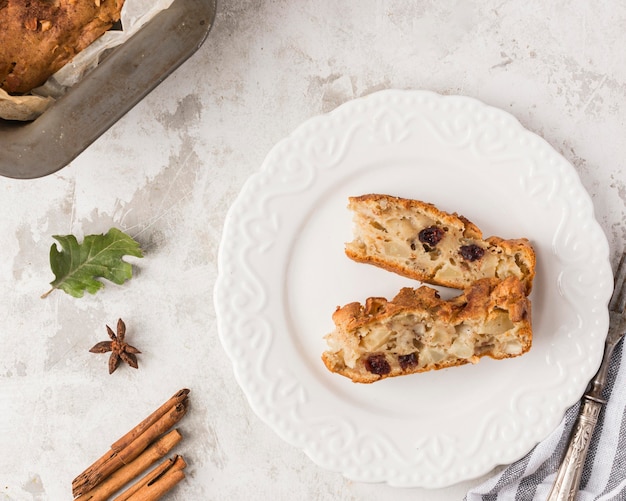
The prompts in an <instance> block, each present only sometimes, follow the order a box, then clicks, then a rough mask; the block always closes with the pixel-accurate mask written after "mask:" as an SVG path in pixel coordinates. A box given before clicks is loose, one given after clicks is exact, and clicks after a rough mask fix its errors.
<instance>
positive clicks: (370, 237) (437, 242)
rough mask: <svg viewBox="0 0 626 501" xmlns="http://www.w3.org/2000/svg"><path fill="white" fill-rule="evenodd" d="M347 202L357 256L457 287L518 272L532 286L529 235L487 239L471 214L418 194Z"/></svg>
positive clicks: (350, 250) (352, 254)
mask: <svg viewBox="0 0 626 501" xmlns="http://www.w3.org/2000/svg"><path fill="white" fill-rule="evenodd" d="M348 207H349V208H350V209H351V210H352V212H353V214H354V238H353V241H351V242H349V243H347V244H346V248H345V252H346V255H347V256H348V257H349V258H351V259H353V260H354V261H358V262H362V263H369V264H373V265H375V266H379V267H381V268H384V269H386V270H389V271H393V272H395V273H398V274H400V275H404V276H406V277H409V278H414V279H416V280H420V281H421V282H426V283H430V284H434V285H442V286H445V287H452V288H455V289H464V288H465V287H467V286H469V285H470V284H471V283H472V282H474V281H476V280H478V279H481V278H487V277H496V278H500V279H504V278H506V277H508V276H515V277H517V278H518V279H519V280H520V281H521V282H522V283H523V285H524V290H525V292H526V294H529V293H530V291H531V288H532V282H533V278H534V276H535V252H534V250H533V248H532V246H531V245H530V243H529V241H528V240H527V239H525V238H519V239H515V240H504V239H502V238H500V237H496V236H492V237H489V238H486V239H483V235H482V232H481V230H480V229H479V228H478V227H477V226H476V225H475V224H473V223H472V222H471V221H469V220H468V219H467V218H465V217H463V216H459V215H457V214H450V213H447V212H444V211H442V210H439V209H438V208H437V207H435V206H434V205H432V204H429V203H425V202H421V201H418V200H408V199H404V198H398V197H392V196H389V195H374V194H372V195H363V196H359V197H350V199H349V205H348Z"/></svg>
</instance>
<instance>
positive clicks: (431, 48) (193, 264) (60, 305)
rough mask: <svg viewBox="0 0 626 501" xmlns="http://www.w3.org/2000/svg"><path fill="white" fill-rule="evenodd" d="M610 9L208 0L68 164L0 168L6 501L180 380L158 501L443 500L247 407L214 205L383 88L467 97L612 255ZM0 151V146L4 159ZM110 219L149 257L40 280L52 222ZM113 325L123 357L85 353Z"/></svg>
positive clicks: (621, 194)
mask: <svg viewBox="0 0 626 501" xmlns="http://www.w3.org/2000/svg"><path fill="white" fill-rule="evenodd" d="M625 29H626V5H624V4H623V3H622V2H619V1H616V0H614V1H600V2H587V1H584V0H569V1H567V2H564V1H552V2H543V1H536V0H530V1H525V2H518V1H501V0H497V1H496V0H485V1H477V0H474V1H470V0H466V1H462V0H457V1H434V0H417V1H410V0H391V1H381V0H377V1H374V0H363V1H359V2H341V1H327V0H317V1H310V0H295V1H294V0H283V1H254V2H253V1H244V0H232V1H221V2H219V6H218V13H217V18H216V20H215V24H214V27H213V29H212V32H211V34H210V36H209V38H208V39H207V41H206V43H205V44H204V45H203V46H202V47H201V48H200V50H199V51H198V52H197V53H196V54H195V55H194V56H193V57H192V58H191V59H190V60H189V61H188V62H186V63H185V64H184V65H183V66H182V67H181V68H179V69H178V70H177V71H176V72H175V73H174V74H173V75H172V76H171V77H169V78H168V79H167V80H166V81H165V82H163V83H162V84H161V85H160V86H159V87H158V88H157V89H156V90H155V91H154V92H152V93H151V94H150V95H149V96H148V97H147V98H146V99H144V100H143V102H141V103H140V104H139V105H138V106H136V107H135V108H134V109H133V110H132V111H131V112H129V113H128V114H127V115H126V116H125V117H123V118H122V120H120V121H119V122H118V123H117V124H116V125H115V126H114V127H112V128H111V129H110V130H109V131H108V132H107V133H106V134H105V135H104V136H103V137H102V138H100V139H99V140H98V141H97V142H96V143H95V144H93V145H92V146H91V147H90V148H88V149H87V150H86V151H85V152H84V153H83V154H81V155H80V156H79V157H78V158H77V159H76V160H75V161H74V162H72V163H71V165H69V166H68V167H66V168H64V169H63V170H61V171H59V172H58V173H56V174H53V175H51V176H48V177H45V178H42V179H37V180H29V181H17V180H11V179H6V178H0V213H1V214H2V216H1V217H2V233H3V238H2V259H1V260H0V285H1V287H0V294H1V296H0V319H2V325H1V328H0V346H1V349H0V354H1V356H0V499H2V500H4V499H7V500H44V499H46V500H47V499H50V500H63V499H71V489H70V485H71V481H72V479H73V478H74V477H75V476H76V475H77V474H78V473H80V472H81V471H82V470H83V469H84V468H85V467H86V466H88V465H89V464H90V463H91V462H92V461H93V460H95V459H96V458H97V457H99V456H100V455H101V454H102V453H104V452H105V451H106V449H107V448H108V446H109V445H110V443H111V442H112V441H113V440H115V439H117V438H118V437H119V436H120V435H121V434H123V433H124V432H125V431H127V430H128V429H129V428H130V427H132V426H134V425H135V424H136V423H137V422H138V421H139V420H141V419H142V418H143V417H145V416H146V415H147V414H148V413H149V412H150V411H152V410H153V409H154V408H156V406H158V405H159V404H160V403H162V402H163V401H164V400H165V399H167V398H168V397H169V396H170V395H171V394H173V393H174V392H175V391H177V390H178V389H179V388H182V387H188V388H190V389H191V400H192V406H191V409H190V411H189V414H188V415H187V416H186V417H185V418H184V421H183V422H182V423H181V430H182V432H183V434H184V437H185V438H184V440H183V442H182V443H181V444H180V445H179V448H178V449H177V451H178V452H180V453H181V454H183V455H184V456H185V457H186V458H187V460H188V462H189V467H188V469H187V473H188V478H187V479H186V480H185V481H184V482H183V483H182V484H181V485H179V486H178V487H177V488H176V490H175V491H173V492H172V494H171V495H170V496H169V498H168V499H173V500H183V499H184V500H248V499H250V500H257V499H263V500H264V499H268V500H270V499H271V500H278V499H289V500H292V499H294V500H296V499H297V500H346V501H347V500H351V501H352V500H384V499H394V500H409V499H410V500H412V501H419V500H428V501H437V500H455V499H462V497H463V495H464V493H465V491H466V490H467V489H468V488H469V487H470V486H471V485H473V484H475V483H477V482H479V481H480V480H481V479H477V480H475V481H472V482H466V483H463V484H460V485H456V486H452V487H450V488H446V489H442V490H436V491H426V490H423V489H395V488H391V487H388V486H386V485H377V484H374V485H372V484H361V483H355V482H351V481H349V480H346V479H344V478H342V476H341V475H339V474H337V473H333V472H328V471H325V470H322V469H320V468H319V467H317V466H315V465H314V464H313V463H312V462H311V461H310V460H309V459H308V458H307V457H306V456H305V455H304V454H303V453H302V452H301V451H299V450H297V449H295V448H293V447H292V446H290V445H288V444H286V443H284V442H283V441H282V440H281V439H280V438H279V437H278V436H277V435H276V434H275V433H274V432H273V431H272V430H271V429H270V428H268V427H267V426H266V425H265V424H263V423H262V422H261V421H260V420H259V419H258V418H257V417H256V416H255V415H254V414H253V412H252V411H251V410H250V408H249V406H248V404H247V402H246V399H245V397H244V396H243V394H242V392H241V391H240V389H239V387H238V386H237V383H236V381H235V379H234V377H233V374H232V369H231V366H230V363H229V361H228V360H227V358H226V356H225V354H224V352H223V350H222V348H221V345H220V343H219V340H218V336H217V331H216V320H215V312H214V308H213V302H212V292H213V285H214V282H215V279H216V275H217V268H216V256H217V249H218V245H219V242H220V236H221V230H222V224H223V221H224V216H225V214H226V211H227V209H228V207H229V206H230V204H231V203H232V202H233V200H234V198H235V197H236V195H237V193H238V192H239V190H240V188H241V186H242V184H243V183H244V182H245V180H246V179H247V178H248V176H250V175H251V174H252V173H254V172H256V171H257V170H258V169H259V166H260V165H261V163H262V161H263V159H264V157H265V155H266V154H267V153H268V151H269V150H270V149H271V148H272V146H273V145H274V144H275V143H276V142H277V141H279V140H280V139H282V138H283V137H284V136H286V135H287V134H289V133H290V132H291V131H292V130H293V129H294V128H296V127H297V126H298V125H299V124H300V123H301V122H303V121H305V120H306V119H308V118H309V117H311V116H314V115H318V114H320V113H324V112H327V111H330V110H332V109H333V108H335V107H336V106H338V105H339V104H341V103H344V102H346V101H348V100H350V99H352V98H355V97H358V96H363V95H366V94H369V93H372V92H374V91H377V90H380V89H387V88H398V89H427V90H432V91H435V92H439V93H443V94H462V95H466V96H470V97H474V98H478V99H480V100H482V101H484V102H485V103H487V104H489V105H493V106H497V107H500V108H502V109H504V110H506V111H508V112H510V113H512V114H513V115H514V116H516V117H517V118H518V119H519V120H520V121H521V122H522V124H523V125H524V126H525V127H527V128H528V129H529V130H531V131H533V132H535V133H537V134H539V135H540V136H542V137H543V138H545V139H546V140H547V141H548V142H549V143H550V144H551V145H552V146H553V147H554V148H555V149H556V150H557V151H559V152H560V153H562V154H563V155H564V156H565V157H566V158H567V159H568V160H569V161H570V162H571V163H572V164H573V165H574V166H575V168H576V170H577V171H578V173H579V174H580V177H581V180H582V182H583V184H584V186H585V187H586V189H587V190H588V191H589V192H590V194H591V196H592V199H593V202H594V205H595V210H596V215H597V219H598V221H599V222H600V224H601V226H602V227H603V229H604V230H605V232H606V235H607V237H608V239H609V242H610V245H611V252H612V256H613V257H615V255H616V254H617V253H618V252H620V249H622V247H623V246H624V241H625V238H626V232H625V231H626V229H625V227H624V225H623V224H622V223H623V220H624V213H625V206H624V202H625V201H626V184H625V180H626V176H625V175H624V158H626V141H625V140H624V138H625V137H626V124H625V117H626V65H624V61H625V60H626V43H624V41H625V35H624V31H625ZM1 154H2V152H0V155H1ZM111 226H118V227H120V228H121V229H123V230H124V231H126V232H128V233H129V234H131V235H132V236H134V237H135V238H136V239H137V240H138V241H139V242H140V243H141V245H142V246H143V248H144V250H145V253H146V257H145V258H144V259H142V260H130V261H132V262H133V263H134V264H136V267H135V277H134V278H133V279H132V281H131V282H128V283H127V284H125V285H123V286H115V285H112V284H107V285H106V287H105V288H104V289H103V290H102V291H101V292H99V293H98V294H96V295H95V296H85V297H83V298H81V299H75V298H72V297H70V296H68V295H66V294H64V293H62V292H60V291H57V292H55V293H53V294H52V295H51V296H49V297H48V298H47V299H40V295H41V294H42V293H44V292H46V290H47V289H48V283H49V282H50V281H51V280H52V279H53V276H52V274H51V271H50V268H49V263H48V251H49V248H50V245H51V244H52V243H53V240H52V235H56V234H68V233H73V234H75V235H77V236H78V237H79V238H80V237H82V236H83V235H86V234H93V233H102V232H105V231H107V230H108V229H109V228H110V227H111ZM119 317H121V318H123V319H124V320H125V321H126V323H127V325H128V341H129V342H130V343H131V344H134V345H135V346H137V347H138V348H140V349H141V350H142V351H143V353H142V354H141V355H140V356H139V365H140V368H139V370H138V371H135V370H132V369H130V368H128V367H120V369H118V371H117V372H116V373H115V374H113V375H112V376H109V375H108V374H107V370H106V356H104V355H94V354H91V353H89V352H88V349H89V348H90V347H91V346H92V345H93V344H95V343H96V342H97V341H101V340H104V339H106V331H105V324H109V325H111V326H113V325H114V323H115V322H116V320H117V318H119Z"/></svg>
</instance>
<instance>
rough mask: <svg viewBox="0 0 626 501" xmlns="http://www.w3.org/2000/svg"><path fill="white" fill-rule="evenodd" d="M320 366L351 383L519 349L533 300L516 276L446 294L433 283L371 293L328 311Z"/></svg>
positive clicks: (527, 336)
mask: <svg viewBox="0 0 626 501" xmlns="http://www.w3.org/2000/svg"><path fill="white" fill-rule="evenodd" d="M333 321H334V323H335V327H336V328H335V330H334V331H333V332H332V333H330V334H329V335H327V336H326V341H327V343H328V347H329V349H328V351H326V352H324V353H323V355H322V360H323V361H324V364H325V365H326V367H327V368H328V369H329V370H330V371H332V372H336V373H339V374H341V375H343V376H346V377H348V378H350V379H352V381H354V382H357V383H373V382H375V381H378V380H380V379H383V378H387V377H393V376H401V375H405V374H412V373H416V372H425V371H429V370H434V369H443V368H446V367H452V366H457V365H462V364H466V363H468V362H470V363H476V362H477V361H478V360H479V358H480V357H482V356H489V357H492V358H495V359H503V358H510V357H515V356H518V355H521V354H523V353H525V352H527V351H528V350H529V349H530V346H531V343H532V326H531V303H530V300H529V299H528V298H527V296H526V294H525V290H524V285H523V284H522V282H521V281H520V280H519V279H518V278H517V277H516V276H514V275H511V276H509V277H507V278H505V279H504V280H499V279H496V278H484V279H480V280H478V281H476V282H475V283H474V284H472V285H471V286H469V287H468V288H467V289H466V290H465V291H464V292H463V293H461V294H460V295H458V296H456V297H453V298H452V299H449V300H444V299H441V298H440V297H439V294H438V292H437V291H436V290H435V289H433V288H432V287H428V286H421V287H419V288H417V289H412V288H404V289H402V290H401V291H400V292H399V293H398V295H397V296H396V297H395V298H394V299H393V300H391V301H388V300H386V299H384V298H375V297H371V298H368V299H367V300H366V301H365V304H364V305H362V304H360V303H358V302H355V303H350V304H347V305H345V306H343V307H342V308H338V309H337V310H336V311H335V313H334V314H333Z"/></svg>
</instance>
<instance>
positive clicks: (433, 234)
mask: <svg viewBox="0 0 626 501" xmlns="http://www.w3.org/2000/svg"><path fill="white" fill-rule="evenodd" d="M444 234H445V230H444V229H443V228H440V227H439V226H429V227H428V228H424V229H423V230H422V231H420V232H419V234H418V236H417V238H419V241H420V242H422V243H423V244H426V245H428V246H430V247H435V246H436V245H437V244H438V243H439V242H441V239H442V238H443V236H444Z"/></svg>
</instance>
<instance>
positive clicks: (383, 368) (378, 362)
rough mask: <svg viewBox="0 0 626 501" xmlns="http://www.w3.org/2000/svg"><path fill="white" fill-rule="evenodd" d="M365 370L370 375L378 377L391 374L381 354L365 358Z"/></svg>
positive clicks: (387, 363) (389, 367)
mask: <svg viewBox="0 0 626 501" xmlns="http://www.w3.org/2000/svg"><path fill="white" fill-rule="evenodd" d="M365 368H366V369H367V370H368V371H370V372H371V373H372V374H378V375H383V374H389V373H390V372H391V366H390V365H389V362H387V359H386V358H385V355H383V354H382V353H379V354H376V355H370V356H369V357H367V360H366V361H365Z"/></svg>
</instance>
